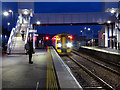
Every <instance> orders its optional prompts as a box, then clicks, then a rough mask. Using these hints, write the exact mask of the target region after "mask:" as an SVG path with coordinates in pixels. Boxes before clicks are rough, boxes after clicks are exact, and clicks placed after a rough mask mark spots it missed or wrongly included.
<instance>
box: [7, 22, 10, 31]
mask: <svg viewBox="0 0 120 90" xmlns="http://www.w3.org/2000/svg"><path fill="white" fill-rule="evenodd" d="M7 25H8V31H9V26H10V23H9V22H8V23H7Z"/></svg>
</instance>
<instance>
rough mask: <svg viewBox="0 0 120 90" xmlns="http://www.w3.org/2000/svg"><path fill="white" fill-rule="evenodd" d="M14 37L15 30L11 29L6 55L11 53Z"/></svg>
mask: <svg viewBox="0 0 120 90" xmlns="http://www.w3.org/2000/svg"><path fill="white" fill-rule="evenodd" d="M14 35H15V28H12V31H11V33H10V37H9V40H8V44H7V53H10V51H11V47H12V43H13V38H14Z"/></svg>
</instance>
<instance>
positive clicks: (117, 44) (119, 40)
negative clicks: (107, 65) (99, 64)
mask: <svg viewBox="0 0 120 90" xmlns="http://www.w3.org/2000/svg"><path fill="white" fill-rule="evenodd" d="M104 1H105V0H104ZM108 8H120V1H119V2H103V11H105V10H106V9H108ZM113 17H115V15H113ZM119 21H120V20H117V22H115V23H110V24H106V25H104V26H103V27H102V30H101V31H99V33H98V45H99V46H102V47H108V48H114V49H120V25H119V23H118V22H119Z"/></svg>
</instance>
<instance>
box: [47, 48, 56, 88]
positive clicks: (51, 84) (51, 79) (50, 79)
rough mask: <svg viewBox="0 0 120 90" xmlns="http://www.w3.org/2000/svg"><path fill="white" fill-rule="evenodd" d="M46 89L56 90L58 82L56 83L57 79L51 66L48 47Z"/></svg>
mask: <svg viewBox="0 0 120 90" xmlns="http://www.w3.org/2000/svg"><path fill="white" fill-rule="evenodd" d="M47 57H48V59H47V85H46V86H47V90H51V89H52V90H54V89H55V90H58V84H57V79H56V75H55V70H54V66H53V61H52V57H51V53H50V49H49V47H48V52H47Z"/></svg>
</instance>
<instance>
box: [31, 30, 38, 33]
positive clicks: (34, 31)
mask: <svg viewBox="0 0 120 90" xmlns="http://www.w3.org/2000/svg"><path fill="white" fill-rule="evenodd" d="M29 32H30V33H37V30H29Z"/></svg>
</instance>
